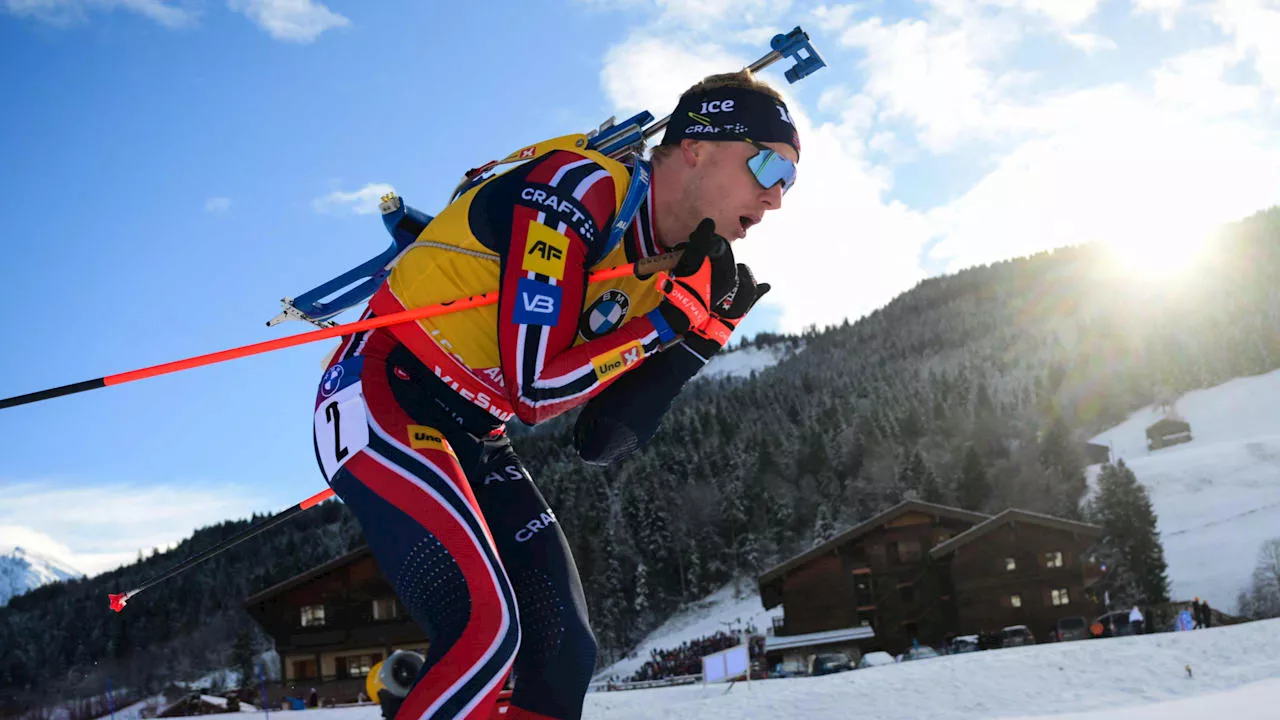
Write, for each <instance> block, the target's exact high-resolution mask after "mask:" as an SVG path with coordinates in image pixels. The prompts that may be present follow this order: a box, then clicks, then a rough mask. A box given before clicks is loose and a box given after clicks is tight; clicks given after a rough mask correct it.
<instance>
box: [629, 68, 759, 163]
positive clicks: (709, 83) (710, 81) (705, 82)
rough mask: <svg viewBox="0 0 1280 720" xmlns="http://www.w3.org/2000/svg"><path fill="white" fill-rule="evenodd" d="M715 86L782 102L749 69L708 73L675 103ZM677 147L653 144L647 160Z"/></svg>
mask: <svg viewBox="0 0 1280 720" xmlns="http://www.w3.org/2000/svg"><path fill="white" fill-rule="evenodd" d="M716 88H743V89H745V90H755V91H756V92H758V93H763V94H765V95H768V96H769V97H771V98H773V99H774V100H777V101H778V102H782V95H781V94H780V93H778V91H777V90H774V89H773V86H771V85H769V83H767V82H765V81H763V80H761V79H760V78H758V77H756V74H755V73H753V72H751V71H750V70H739V71H737V72H731V73H720V74H718V75H708V76H706V77H704V78H702V80H700V81H698V83H697V84H695V85H694V86H693V87H691V88H689V89H688V90H685V91H684V92H683V93H681V94H680V100H679V101H678V102H677V103H676V104H677V105H679V104H680V102H684V99H685V98H687V97H689V96H690V95H700V94H702V93H704V92H706V91H708V90H714V89H716ZM677 147H679V145H678V144H677V143H672V144H670V145H655V146H654V147H652V148H650V150H649V161H650V162H653V163H655V164H656V163H658V162H661V161H663V160H665V159H666V158H667V157H668V156H670V155H671V153H673V152H675V149H676V148H677Z"/></svg>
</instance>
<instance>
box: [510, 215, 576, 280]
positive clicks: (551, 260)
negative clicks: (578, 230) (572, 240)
mask: <svg viewBox="0 0 1280 720" xmlns="http://www.w3.org/2000/svg"><path fill="white" fill-rule="evenodd" d="M568 252H569V238H567V237H565V236H564V235H561V234H560V233H558V232H556V231H555V230H552V229H551V228H549V227H547V226H546V225H543V224H542V223H536V222H531V223H529V235H528V239H527V240H525V249H524V261H523V262H522V263H521V265H520V267H521V268H523V269H524V270H526V271H528V272H535V273H538V274H540V275H549V276H551V277H553V278H555V279H557V280H563V279H564V262H565V256H566V255H567V254H568Z"/></svg>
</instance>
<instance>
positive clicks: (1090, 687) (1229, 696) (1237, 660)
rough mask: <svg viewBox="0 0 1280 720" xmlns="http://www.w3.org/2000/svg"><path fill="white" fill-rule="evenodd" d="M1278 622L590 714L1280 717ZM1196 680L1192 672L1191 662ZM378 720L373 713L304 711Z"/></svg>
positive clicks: (698, 692)
mask: <svg viewBox="0 0 1280 720" xmlns="http://www.w3.org/2000/svg"><path fill="white" fill-rule="evenodd" d="M1277 647H1280V620H1269V621H1265V622H1257V623H1247V624H1244V625H1236V626H1232V627H1222V628H1213V629H1211V630H1195V631H1191V632H1182V633H1165V634H1160V635H1148V636H1142V637H1124V638H1113V639H1106V640H1085V641H1081V642H1071V643H1060V644H1053V645H1038V646H1032V647H1022V648H1011V649H1008V650H989V651H986V652H979V653H971V654H966V655H954V656H950V657H941V658H937V659H934V660H922V661H918V662H910V663H903V664H898V665H889V666H886V667H879V668H871V669H868V670H855V671H853V672H846V673H840V674H838V675H828V676H825V677H815V678H787V679H776V680H757V681H753V682H751V683H750V684H749V685H748V684H744V683H738V684H737V685H734V686H732V687H730V686H728V685H713V686H710V687H707V688H703V687H702V686H698V685H693V686H682V687H672V688H660V689H654V690H631V691H626V692H597V693H591V694H590V695H588V696H587V702H586V708H585V710H584V713H583V717H584V718H588V719H589V718H600V719H602V720H603V719H609V720H638V719H640V718H658V717H661V718H671V719H672V720H684V719H687V720H694V719H697V720H706V719H708V718H768V719H769V720H774V719H775V718H794V717H804V718H849V717H857V718H875V719H877V720H897V719H906V718H936V719H937V720H971V719H972V720H977V719H978V718H1019V719H1025V718H1055V719H1056V720H1068V719H1072V720H1155V719H1156V718H1159V719H1160V720H1205V719H1206V718H1223V717H1230V718H1231V719H1232V720H1255V719H1260V718H1276V717H1280V653H1277V652H1276V648H1277ZM1188 665H1190V666H1191V671H1192V674H1193V676H1192V677H1188V676H1187V671H1186V666H1188ZM306 712H307V717H308V718H312V720H377V718H378V717H379V715H378V709H377V708H376V707H373V706H364V707H353V708H341V709H333V710H308V711H306Z"/></svg>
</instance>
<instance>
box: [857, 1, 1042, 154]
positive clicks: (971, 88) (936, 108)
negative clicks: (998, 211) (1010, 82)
mask: <svg viewBox="0 0 1280 720" xmlns="http://www.w3.org/2000/svg"><path fill="white" fill-rule="evenodd" d="M1019 37H1020V34H1019V32H1018V31H1017V29H1016V28H1015V27H1013V26H1011V25H1008V24H1005V23H1000V22H997V21H979V22H976V23H962V24H956V23H954V22H951V21H947V20H940V19H939V20H934V21H925V20H919V19H906V20H901V21H898V22H896V23H892V24H888V25H886V24H885V23H884V22H883V21H882V20H881V19H880V18H878V17H877V18H872V19H870V20H866V21H863V22H860V23H858V24H856V25H854V26H853V27H851V28H849V29H848V30H846V31H845V33H844V35H843V36H842V42H843V43H844V44H845V45H847V46H850V47H856V48H861V49H862V50H864V51H865V53H866V54H865V58H864V59H863V61H862V62H861V65H862V67H863V69H864V70H865V71H866V73H867V82H866V84H865V86H864V87H863V92H864V93H866V94H867V95H869V96H871V97H872V98H874V99H875V100H876V101H877V102H878V103H879V104H880V105H881V108H882V109H881V117H882V119H886V120H894V119H905V120H909V121H910V122H912V123H913V124H915V125H916V127H917V128H918V129H919V134H920V141H921V143H922V144H923V145H924V146H925V147H927V148H928V149H930V150H932V151H935V152H943V151H946V150H950V149H952V148H954V147H955V146H956V144H957V143H958V142H959V141H961V140H962V139H965V138H966V137H968V136H970V135H973V134H975V133H978V134H982V133H986V132H989V128H988V127H987V125H986V122H985V121H986V118H987V116H988V114H989V112H990V108H991V107H992V106H993V105H994V104H996V103H997V102H998V100H999V93H998V92H997V84H998V82H999V79H998V78H997V77H996V76H995V75H994V74H993V73H992V72H990V71H988V70H987V69H986V68H985V67H984V65H985V64H986V63H988V62H990V61H992V60H994V59H996V58H998V57H1000V56H1002V55H1003V54H1004V53H1005V52H1007V51H1008V50H1009V49H1010V48H1011V47H1012V46H1013V45H1014V44H1015V43H1016V42H1017V40H1018V39H1019Z"/></svg>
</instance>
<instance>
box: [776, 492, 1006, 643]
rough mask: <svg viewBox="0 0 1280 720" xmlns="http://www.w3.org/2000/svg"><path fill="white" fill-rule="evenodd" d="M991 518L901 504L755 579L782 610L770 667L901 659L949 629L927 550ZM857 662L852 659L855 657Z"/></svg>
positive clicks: (919, 504) (922, 504)
mask: <svg viewBox="0 0 1280 720" xmlns="http://www.w3.org/2000/svg"><path fill="white" fill-rule="evenodd" d="M988 517H989V516H987V515H983V514H982V513H975V512H970V511H968V510H961V509H959V508H953V507H947V506H945V505H934V504H932V503H926V502H919V501H914V500H910V501H906V502H903V503H899V504H898V505H895V506H893V507H892V508H889V509H888V510H885V511H884V512H882V513H880V514H878V515H876V516H874V517H872V518H870V519H868V520H866V521H864V522H861V523H859V524H858V525H855V526H853V527H851V528H849V529H847V530H845V531H844V532H842V533H840V534H839V535H836V536H835V537H833V538H831V539H830V540H828V541H826V542H824V543H822V544H820V545H817V546H815V547H814V548H812V549H810V550H808V551H806V552H803V553H801V554H799V555H797V556H795V557H793V558H791V559H790V560H787V561H786V562H784V563H782V564H781V565H778V566H777V567H774V568H772V569H770V570H769V571H767V572H765V573H764V574H763V575H761V576H760V577H759V578H758V580H757V582H758V585H759V587H760V599H761V601H762V602H763V604H764V606H765V608H766V609H772V608H774V607H777V606H778V605H779V604H781V605H782V606H783V608H784V613H785V615H784V617H782V618H777V619H776V620H775V622H774V625H773V627H772V628H770V629H769V634H768V635H767V636H766V638H765V655H766V658H767V661H768V662H769V663H770V664H773V663H778V662H784V663H790V662H794V661H796V660H801V659H803V658H804V657H806V656H808V655H812V654H813V653H815V652H821V651H824V650H834V649H845V650H855V651H857V652H861V651H865V650H881V649H882V650H888V651H890V652H895V653H896V652H901V651H902V650H904V649H906V648H907V647H910V646H911V641H912V639H913V638H917V637H918V638H919V639H920V641H921V642H926V641H927V640H933V641H935V642H936V641H940V640H941V639H942V636H943V634H944V633H945V632H946V630H947V624H946V612H945V608H944V607H943V604H944V602H945V598H943V597H942V594H941V592H940V589H939V588H938V583H937V577H936V576H935V575H934V574H932V573H930V572H929V564H930V562H929V550H930V549H931V548H933V547H934V546H935V545H937V544H939V543H942V542H946V541H947V540H950V539H951V538H953V537H955V536H957V535H959V534H961V533H963V532H965V531H966V530H968V529H969V528H971V527H973V526H974V525H976V524H978V523H980V522H982V521H984V520H986V519H987V518H988ZM855 656H856V653H855Z"/></svg>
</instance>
